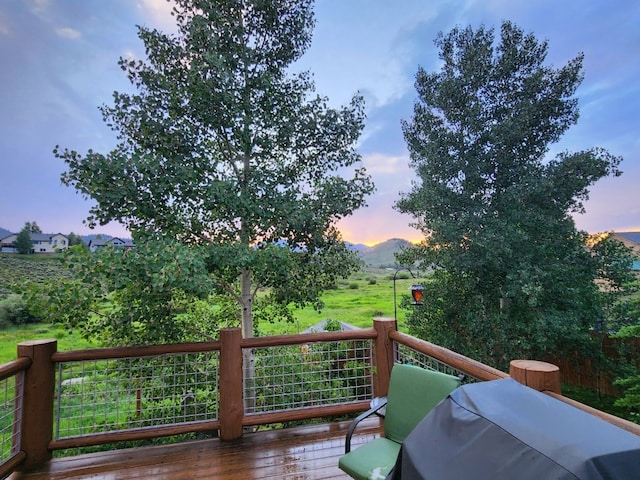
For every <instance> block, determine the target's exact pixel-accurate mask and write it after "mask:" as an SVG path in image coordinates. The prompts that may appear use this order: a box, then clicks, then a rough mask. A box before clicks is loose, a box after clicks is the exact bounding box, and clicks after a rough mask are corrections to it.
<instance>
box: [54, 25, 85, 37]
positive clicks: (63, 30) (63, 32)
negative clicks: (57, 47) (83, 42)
mask: <svg viewBox="0 0 640 480" xmlns="http://www.w3.org/2000/svg"><path fill="white" fill-rule="evenodd" d="M56 34H57V35H58V36H59V37H62V38H66V39H68V40H75V39H76V38H80V36H81V35H82V34H81V33H80V32H79V31H78V30H74V29H73V28H70V27H60V28H56Z"/></svg>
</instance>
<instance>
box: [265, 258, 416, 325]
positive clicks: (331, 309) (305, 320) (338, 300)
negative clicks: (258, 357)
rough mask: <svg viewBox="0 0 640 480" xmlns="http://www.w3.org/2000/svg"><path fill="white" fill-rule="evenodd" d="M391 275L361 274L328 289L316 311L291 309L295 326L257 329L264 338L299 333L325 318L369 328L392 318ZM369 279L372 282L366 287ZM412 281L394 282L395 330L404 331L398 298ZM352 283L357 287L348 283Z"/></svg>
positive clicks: (403, 319) (402, 311)
mask: <svg viewBox="0 0 640 480" xmlns="http://www.w3.org/2000/svg"><path fill="white" fill-rule="evenodd" d="M392 276H393V272H391V273H389V272H387V271H384V270H381V271H380V272H379V273H374V274H372V273H368V274H365V273H362V274H357V275H355V276H353V277H351V278H350V279H349V280H347V281H343V282H340V283H339V284H338V288H337V289H335V290H328V291H326V292H325V293H324V294H323V295H322V301H323V302H324V307H323V308H322V310H320V311H316V310H314V309H313V307H312V306H307V307H305V308H303V309H296V310H294V312H293V313H294V316H295V318H296V323H295V324H291V323H274V324H270V323H266V324H260V325H259V328H260V331H261V333H262V334H264V335H281V334H291V333H298V332H301V331H303V330H305V329H307V328H309V327H311V326H313V325H315V324H316V323H318V322H321V321H322V320H325V319H334V320H339V321H341V322H345V323H348V324H350V325H354V326H356V327H360V328H368V327H371V326H372V325H373V318H374V317H390V318H393V316H394V312H393V310H394V306H393V298H394V297H393V280H392ZM371 278H375V280H376V283H375V284H370V280H371ZM415 282H416V281H414V280H413V279H399V280H396V291H397V304H398V318H399V320H398V324H399V325H398V328H399V329H400V330H403V331H404V330H406V327H405V319H406V316H407V311H406V310H404V309H402V308H400V304H401V302H402V297H403V296H406V295H409V286H410V285H411V284H413V283H415ZM354 283H356V284H357V285H358V287H357V288H353V287H352V284H354Z"/></svg>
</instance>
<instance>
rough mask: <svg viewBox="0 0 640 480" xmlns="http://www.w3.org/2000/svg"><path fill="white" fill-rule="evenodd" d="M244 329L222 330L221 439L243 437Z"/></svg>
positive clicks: (219, 414)
mask: <svg viewBox="0 0 640 480" xmlns="http://www.w3.org/2000/svg"><path fill="white" fill-rule="evenodd" d="M241 340H242V330H241V329H239V328H223V329H221V330H220V378H219V380H218V381H219V388H220V405H219V409H218V417H219V421H220V439H222V440H236V439H238V438H240V437H242V419H243V416H244V399H243V392H242V347H241V346H240V341H241Z"/></svg>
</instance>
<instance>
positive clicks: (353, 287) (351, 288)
mask: <svg viewBox="0 0 640 480" xmlns="http://www.w3.org/2000/svg"><path fill="white" fill-rule="evenodd" d="M357 289H358V284H357V283H356V282H351V283H350V284H349V290H357Z"/></svg>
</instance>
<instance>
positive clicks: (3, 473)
mask: <svg viewBox="0 0 640 480" xmlns="http://www.w3.org/2000/svg"><path fill="white" fill-rule="evenodd" d="M26 459H27V454H26V453H25V452H23V451H19V452H17V453H16V454H15V455H13V456H12V457H11V458H9V459H8V460H7V461H6V462H4V463H2V464H1V465H0V478H7V477H8V476H9V475H10V474H11V473H12V472H13V471H14V470H15V469H16V468H18V467H19V466H20V464H22V462H24V461H25V460H26Z"/></svg>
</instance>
